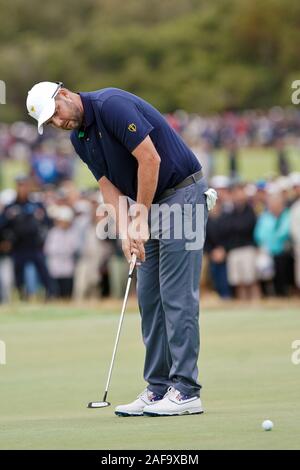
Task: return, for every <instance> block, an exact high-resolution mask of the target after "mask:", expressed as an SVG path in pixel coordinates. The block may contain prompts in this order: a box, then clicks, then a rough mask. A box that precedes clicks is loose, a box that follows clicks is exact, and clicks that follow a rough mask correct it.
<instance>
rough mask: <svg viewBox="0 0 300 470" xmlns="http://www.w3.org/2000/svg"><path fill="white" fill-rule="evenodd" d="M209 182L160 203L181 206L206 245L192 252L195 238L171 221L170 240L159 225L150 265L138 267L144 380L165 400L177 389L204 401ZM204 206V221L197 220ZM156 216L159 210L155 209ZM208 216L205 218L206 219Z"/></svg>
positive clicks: (148, 248)
mask: <svg viewBox="0 0 300 470" xmlns="http://www.w3.org/2000/svg"><path fill="white" fill-rule="evenodd" d="M206 190H207V183H206V181H205V179H204V178H202V179H201V180H200V181H198V182H196V183H193V184H191V185H190V186H187V187H185V188H181V189H177V190H174V193H173V194H172V195H170V196H168V197H167V198H164V199H163V200H160V201H159V207H160V208H161V205H162V204H167V205H168V206H172V205H173V204H176V205H177V209H178V208H179V210H180V211H181V217H182V221H183V225H184V224H185V223H186V225H191V222H192V223H193V225H192V227H193V228H194V229H195V228H196V230H194V232H195V233H196V231H197V235H198V236H199V234H200V238H202V243H201V244H200V245H199V243H198V244H195V246H193V248H192V249H190V247H188V248H187V246H188V245H187V243H189V242H191V233H190V232H189V231H187V232H188V233H187V234H186V233H185V232H186V231H184V236H183V237H182V238H181V239H179V238H178V236H177V235H175V233H174V220H172V218H171V226H170V237H169V238H168V239H165V238H166V237H164V236H163V235H164V234H165V231H164V229H163V227H161V226H159V230H158V235H155V236H154V237H152V236H151V238H149V240H148V241H147V242H146V244H145V251H146V261H145V262H144V263H142V264H141V265H140V266H139V267H138V268H137V292H138V302H139V308H140V314H141V320H142V335H143V341H144V344H145V347H146V356H145V366H144V379H145V381H146V382H147V383H148V389H149V390H150V391H152V392H154V393H156V394H159V395H163V394H165V393H166V391H167V389H168V387H170V386H174V387H175V388H176V389H177V390H179V391H180V392H181V393H183V394H184V395H188V396H199V395H200V389H201V385H200V384H199V382H198V366H197V361H198V356H199V347H200V340H199V283H200V272H201V264H202V254H203V242H204V239H205V233H206V222H207V216H208V211H207V205H206V196H205V194H204V191H206ZM197 206H198V209H199V212H200V216H199V217H198V221H197V224H196V219H197V215H196V214H197V210H196V207H197ZM151 211H153V208H152V209H151ZM201 214H202V215H201Z"/></svg>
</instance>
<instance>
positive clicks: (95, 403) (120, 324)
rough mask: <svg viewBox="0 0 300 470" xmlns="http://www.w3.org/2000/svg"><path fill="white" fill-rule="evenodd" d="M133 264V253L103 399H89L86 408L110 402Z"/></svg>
mask: <svg viewBox="0 0 300 470" xmlns="http://www.w3.org/2000/svg"><path fill="white" fill-rule="evenodd" d="M135 264H136V255H135V254H133V255H132V258H131V262H130V266H129V273H128V281H127V286H126V291H125V296H124V301H123V307H122V312H121V317H120V321H119V326H118V332H117V336H116V341H115V347H114V351H113V355H112V359H111V364H110V368H109V373H108V378H107V382H106V387H105V392H104V396H103V400H102V401H91V402H90V403H89V404H88V405H87V407H88V408H105V407H106V406H110V403H109V402H108V401H106V398H107V393H108V388H109V383H110V378H111V373H112V369H113V365H114V361H115V356H116V352H117V347H118V343H119V338H120V333H121V328H122V323H123V318H124V313H125V308H126V304H127V299H128V294H129V289H130V284H131V279H132V274H133V271H134V268H135Z"/></svg>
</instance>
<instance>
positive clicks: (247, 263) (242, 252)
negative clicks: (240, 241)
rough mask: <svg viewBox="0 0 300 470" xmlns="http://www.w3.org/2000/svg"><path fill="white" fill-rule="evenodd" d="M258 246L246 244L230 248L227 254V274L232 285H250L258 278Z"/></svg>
mask: <svg viewBox="0 0 300 470" xmlns="http://www.w3.org/2000/svg"><path fill="white" fill-rule="evenodd" d="M255 262H256V248H255V247H254V246H244V247H242V248H234V249H233V250H230V251H229V253H228V256H227V276H228V281H229V284H231V285H232V286H239V285H241V284H242V285H250V284H253V283H254V282H255V281H256V280H257V275H256V264H255Z"/></svg>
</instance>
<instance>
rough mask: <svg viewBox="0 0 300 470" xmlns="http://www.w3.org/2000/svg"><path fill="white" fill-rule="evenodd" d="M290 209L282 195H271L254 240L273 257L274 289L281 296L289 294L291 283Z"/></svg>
mask: <svg viewBox="0 0 300 470" xmlns="http://www.w3.org/2000/svg"><path fill="white" fill-rule="evenodd" d="M290 229H291V216H290V209H288V208H287V207H285V205H284V199H283V197H282V195H281V193H277V194H270V195H269V196H268V198H267V209H266V210H265V211H264V212H263V213H262V214H261V215H260V217H259V219H258V221H257V224H256V227H255V230H254V238H255V241H256V243H257V245H258V246H259V247H260V248H262V249H264V250H265V251H267V252H268V253H269V254H270V255H271V256H273V259H274V264H275V278H274V287H275V292H276V294H277V295H279V296H286V295H287V294H288V286H289V283H290V279H289V276H287V273H288V272H289V271H291V270H290V263H291V254H290Z"/></svg>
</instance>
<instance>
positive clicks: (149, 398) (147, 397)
mask: <svg viewBox="0 0 300 470" xmlns="http://www.w3.org/2000/svg"><path fill="white" fill-rule="evenodd" d="M162 398H163V397H162V396H161V395H156V394H155V393H153V392H150V390H148V389H147V388H146V390H144V391H143V392H142V393H141V394H140V395H139V396H138V397H137V399H136V400H135V401H133V402H132V403H128V405H119V406H117V407H116V409H115V414H116V415H117V416H143V411H144V408H145V406H148V408H151V406H152V405H154V404H155V403H157V402H158V401H159V400H161V399H162Z"/></svg>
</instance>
